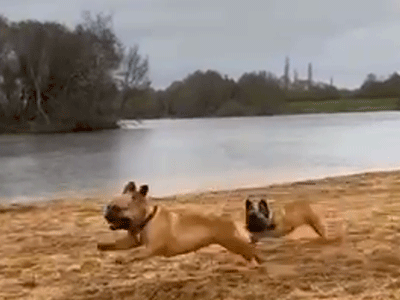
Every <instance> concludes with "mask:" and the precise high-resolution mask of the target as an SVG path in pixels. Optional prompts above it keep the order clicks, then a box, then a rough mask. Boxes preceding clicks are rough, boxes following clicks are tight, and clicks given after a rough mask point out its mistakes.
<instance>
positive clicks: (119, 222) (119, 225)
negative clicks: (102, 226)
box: [106, 216, 131, 230]
mask: <svg viewBox="0 0 400 300" xmlns="http://www.w3.org/2000/svg"><path fill="white" fill-rule="evenodd" d="M106 220H107V221H108V223H110V229H111V230H118V229H123V230H129V229H130V228H131V220H130V219H129V218H114V217H111V216H106Z"/></svg>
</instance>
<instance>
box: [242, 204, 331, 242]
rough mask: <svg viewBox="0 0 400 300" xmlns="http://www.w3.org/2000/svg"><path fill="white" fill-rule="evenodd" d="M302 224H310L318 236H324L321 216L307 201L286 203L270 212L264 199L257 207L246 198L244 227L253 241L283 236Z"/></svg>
mask: <svg viewBox="0 0 400 300" xmlns="http://www.w3.org/2000/svg"><path fill="white" fill-rule="evenodd" d="M302 225H309V226H311V227H312V228H313V229H314V230H315V232H316V233H317V234H318V235H319V236H321V237H323V238H325V232H324V226H323V225H322V221H321V217H320V216H319V215H318V214H317V213H316V212H314V211H313V209H312V208H311V206H310V203H309V202H308V201H305V200H299V201H295V202H291V203H288V204H286V205H285V206H284V207H283V208H282V209H281V210H279V211H277V212H275V214H272V212H271V210H270V209H269V207H268V204H267V202H266V201H265V200H261V201H260V202H259V203H258V209H257V208H256V207H255V206H254V205H253V203H252V202H251V201H250V200H249V199H247V200H246V227H247V230H249V231H250V233H251V234H252V237H251V239H252V242H253V243H255V242H257V241H258V240H259V239H260V238H263V237H281V236H285V235H287V234H289V233H291V232H292V231H293V230H295V229H296V228H297V227H300V226H302Z"/></svg>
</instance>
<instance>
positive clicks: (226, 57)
mask: <svg viewBox="0 0 400 300" xmlns="http://www.w3.org/2000/svg"><path fill="white" fill-rule="evenodd" d="M2 9H3V11H5V12H6V15H7V16H8V17H9V18H10V19H12V20H18V19H26V18H35V19H39V20H49V19H50V20H57V21H59V22H61V23H64V24H67V25H69V26H73V25H75V24H76V23H77V22H78V21H80V20H81V12H82V10H91V11H93V12H94V13H96V12H100V11H104V12H106V13H107V12H113V14H114V27H115V30H116V32H117V34H118V36H119V37H120V38H121V40H122V41H123V42H124V44H126V45H128V46H131V45H133V44H135V43H139V45H140V52H141V53H143V54H148V55H149V58H150V64H151V69H152V77H153V82H154V83H155V84H156V85H165V82H167V81H168V82H169V83H170V82H172V81H174V80H176V79H179V78H182V77H184V76H185V75H187V72H192V71H194V70H195V69H197V68H212V69H216V70H220V71H221V72H222V73H228V74H232V76H238V75H237V74H241V73H243V72H245V71H252V70H260V69H266V70H268V71H273V72H276V73H278V75H280V74H281V73H282V68H283V61H284V57H285V56H286V55H290V57H291V61H292V67H293V68H294V67H296V68H298V69H299V73H300V75H302V73H304V74H305V72H306V71H305V70H306V66H307V63H308V62H309V61H312V62H313V64H314V66H315V74H321V76H323V77H324V78H325V79H329V77H330V76H331V75H334V76H336V77H338V78H340V77H341V78H343V80H346V82H350V81H351V82H355V81H357V80H358V81H359V82H360V83H361V80H362V79H363V78H364V77H365V76H366V72H368V71H367V70H369V68H372V69H374V70H375V71H376V72H377V73H379V72H387V71H388V70H389V69H390V68H392V67H393V62H397V63H399V62H400V61H399V60H398V57H397V54H396V52H397V49H396V48H397V47H398V45H399V42H400V37H397V34H396V30H398V29H399V26H400V25H399V24H400V22H399V21H397V20H398V19H399V18H398V17H399V13H400V5H399V2H398V1H395V0H381V1H365V0H352V1H348V0H347V1H344V0H337V1H321V0H302V1H296V0H247V1H241V0H218V1H216V0H202V1H200V0H174V1H170V0H168V1H167V0H143V1H123V0H113V1H111V0H82V1H77V0H70V1H68V5H67V6H66V5H65V2H64V1H61V0H59V1H57V0H53V1H49V0H48V1H43V0H42V1H35V2H32V1H28V0H15V1H12V2H11V1H10V2H7V4H6V3H3V4H2ZM397 32H398V31H397ZM329 74H331V75H329ZM335 74H336V75H335ZM174 76H175V77H174ZM177 77H178V78H177ZM167 78H169V79H168V80H167ZM335 81H336V80H335ZM336 82H340V79H338V80H337V81H336ZM343 82H344V81H343ZM352 84H353V83H352Z"/></svg>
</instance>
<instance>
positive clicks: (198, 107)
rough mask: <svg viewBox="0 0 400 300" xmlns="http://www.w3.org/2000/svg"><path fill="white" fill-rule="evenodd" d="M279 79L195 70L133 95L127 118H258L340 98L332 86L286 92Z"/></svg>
mask: <svg viewBox="0 0 400 300" xmlns="http://www.w3.org/2000/svg"><path fill="white" fill-rule="evenodd" d="M282 85H283V84H282V80H280V79H279V78H278V77H276V76H275V75H274V74H272V73H267V72H265V71H260V72H252V73H245V74H243V75H242V76H241V77H240V78H239V79H238V80H237V81H235V80H233V79H231V78H228V77H227V76H224V77H223V76H222V75H221V74H219V73H218V72H216V71H212V70H208V71H205V72H203V71H196V72H194V73H193V74H190V75H188V76H187V77H186V78H185V79H183V80H182V81H175V82H174V83H172V84H171V85H170V86H169V87H168V88H166V89H165V90H160V91H155V90H153V89H149V90H148V91H147V92H146V93H143V94H141V95H140V96H132V97H131V98H130V100H129V101H128V102H127V103H126V106H125V108H124V117H126V118H159V117H206V116H258V115H275V114H283V113H286V104H287V103H288V102H291V101H304V100H326V99H336V98H339V97H340V94H339V91H338V90H337V89H336V88H335V87H333V86H313V87H310V88H309V89H308V90H304V88H302V87H295V86H294V87H293V88H291V89H288V90H286V89H285V88H284V87H283V86H282Z"/></svg>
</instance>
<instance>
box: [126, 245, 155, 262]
mask: <svg viewBox="0 0 400 300" xmlns="http://www.w3.org/2000/svg"><path fill="white" fill-rule="evenodd" d="M138 252H139V253H137V254H136V255H135V256H134V257H133V258H132V259H130V262H138V261H143V260H145V259H147V258H149V257H151V256H154V253H153V252H152V251H150V250H149V249H147V248H146V249H144V250H140V251H138Z"/></svg>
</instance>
